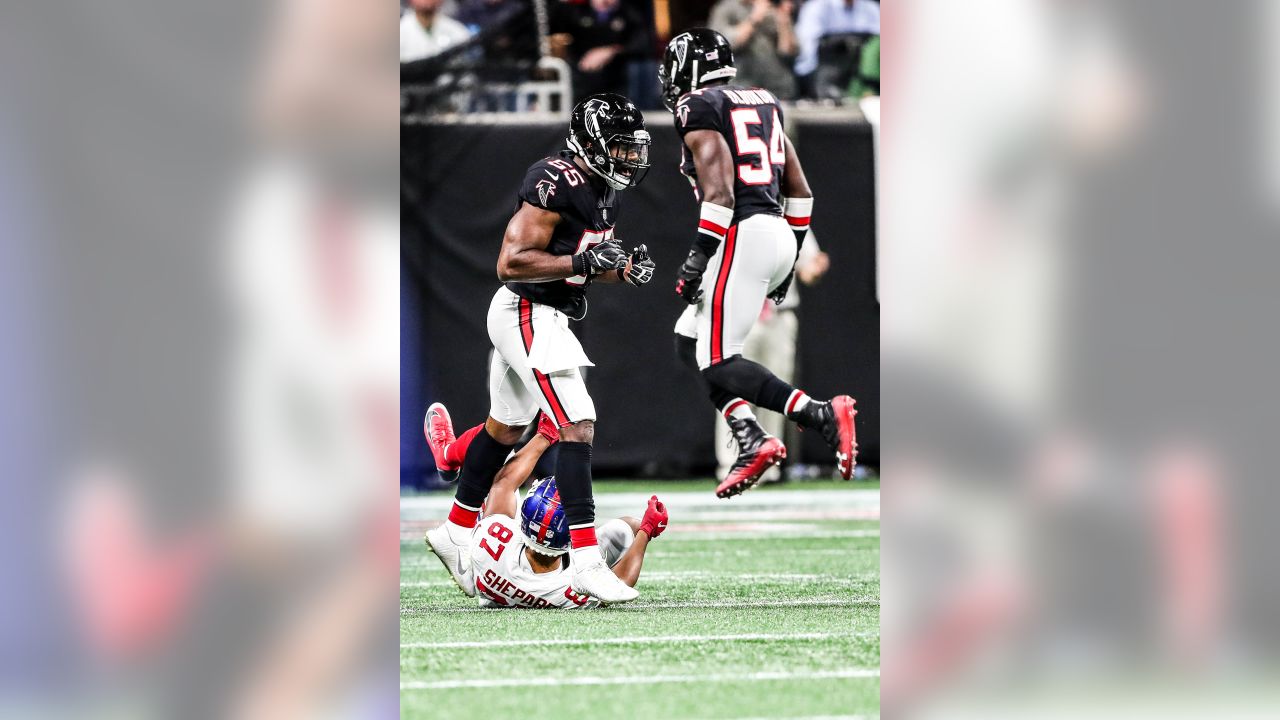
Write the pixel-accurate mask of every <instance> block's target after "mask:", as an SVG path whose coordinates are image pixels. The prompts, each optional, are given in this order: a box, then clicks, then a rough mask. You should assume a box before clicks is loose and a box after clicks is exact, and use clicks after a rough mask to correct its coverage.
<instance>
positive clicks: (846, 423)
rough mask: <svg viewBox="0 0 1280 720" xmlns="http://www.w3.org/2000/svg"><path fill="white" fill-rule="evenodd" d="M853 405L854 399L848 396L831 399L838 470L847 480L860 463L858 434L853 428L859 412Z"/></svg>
mask: <svg viewBox="0 0 1280 720" xmlns="http://www.w3.org/2000/svg"><path fill="white" fill-rule="evenodd" d="M853 405H854V399H853V398H851V397H849V396H848V395H837V396H835V397H833V398H831V411H832V414H834V415H835V423H836V447H835V451H836V469H837V470H839V471H840V477H842V478H844V479H845V480H848V479H849V478H851V477H853V468H854V466H855V465H857V463H858V434H857V431H856V430H855V429H854V426H853V418H854V416H855V415H857V414H858V411H857V410H855V409H854V407H853Z"/></svg>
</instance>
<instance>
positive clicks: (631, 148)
mask: <svg viewBox="0 0 1280 720" xmlns="http://www.w3.org/2000/svg"><path fill="white" fill-rule="evenodd" d="M650 143H651V140H650V137H649V133H648V131H646V130H636V131H634V132H632V133H618V134H614V135H610V136H609V137H608V138H602V139H600V140H594V141H592V142H591V143H590V144H588V145H586V146H585V147H583V145H582V144H581V143H579V142H578V141H577V139H575V138H574V137H572V136H570V137H569V146H570V147H571V148H572V149H573V151H574V152H576V153H578V155H579V156H581V157H582V159H583V161H585V162H586V164H587V167H588V168H590V169H591V171H592V172H594V173H595V174H597V175H599V176H600V177H601V178H604V181H605V182H606V183H608V185H609V187H611V188H613V189H614V190H625V189H627V188H630V187H635V186H636V185H639V184H640V181H641V180H643V179H644V176H645V175H646V174H648V172H649V145H650Z"/></svg>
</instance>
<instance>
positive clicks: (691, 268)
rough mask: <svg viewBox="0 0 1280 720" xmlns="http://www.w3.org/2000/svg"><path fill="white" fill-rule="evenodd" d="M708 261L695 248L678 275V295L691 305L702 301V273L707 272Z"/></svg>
mask: <svg viewBox="0 0 1280 720" xmlns="http://www.w3.org/2000/svg"><path fill="white" fill-rule="evenodd" d="M707 261H708V258H707V256H706V255H705V254H703V253H702V252H699V251H698V249H697V248H694V249H693V250H690V251H689V257H687V258H685V259H684V264H683V265H681V266H680V272H679V273H677V275H676V277H677V278H678V279H677V280H676V294H677V295H679V296H680V297H682V298H684V301H685V302H687V303H689V304H690V305H693V304H695V303H697V302H698V301H699V300H701V299H702V273H704V272H706V270H707Z"/></svg>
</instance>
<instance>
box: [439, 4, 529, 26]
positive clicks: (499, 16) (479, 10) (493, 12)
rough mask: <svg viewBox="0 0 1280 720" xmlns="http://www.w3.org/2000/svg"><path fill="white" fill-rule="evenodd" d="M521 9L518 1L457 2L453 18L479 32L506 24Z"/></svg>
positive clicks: (522, 5)
mask: <svg viewBox="0 0 1280 720" xmlns="http://www.w3.org/2000/svg"><path fill="white" fill-rule="evenodd" d="M523 7H524V3H521V2H519V0H458V11H457V13H456V14H455V15H454V17H456V18H457V19H458V20H460V21H461V22H462V23H463V24H464V25H466V26H467V27H469V28H471V30H472V31H473V32H480V31H481V30H485V29H488V28H490V27H493V26H494V25H498V24H501V23H503V22H506V21H507V20H509V19H510V18H511V17H512V16H513V15H516V14H518V13H519V12H520V11H521V10H522V9H523Z"/></svg>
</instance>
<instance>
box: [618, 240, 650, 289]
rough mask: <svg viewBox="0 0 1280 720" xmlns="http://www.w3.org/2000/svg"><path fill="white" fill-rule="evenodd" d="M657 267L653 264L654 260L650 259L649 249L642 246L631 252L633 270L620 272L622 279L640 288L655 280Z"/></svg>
mask: <svg viewBox="0 0 1280 720" xmlns="http://www.w3.org/2000/svg"><path fill="white" fill-rule="evenodd" d="M655 267H657V266H656V265H654V264H653V260H650V259H649V248H647V247H645V246H644V245H641V246H640V247H638V248H633V249H632V250H631V269H630V270H625V269H624V270H619V271H618V272H619V273H620V274H622V279H623V280H626V281H627V282H629V283H631V284H632V285H635V286H636V287H640V286H641V285H644V284H645V283H647V282H649V281H650V280H652V279H653V270H654V268H655Z"/></svg>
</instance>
